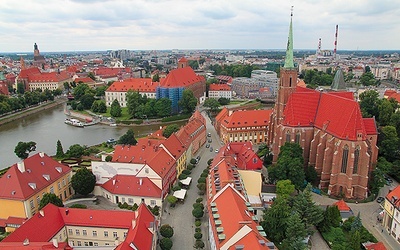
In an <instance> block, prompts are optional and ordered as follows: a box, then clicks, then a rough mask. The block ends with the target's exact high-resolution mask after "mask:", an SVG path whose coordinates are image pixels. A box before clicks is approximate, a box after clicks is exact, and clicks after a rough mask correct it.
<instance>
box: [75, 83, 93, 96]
mask: <svg viewBox="0 0 400 250" xmlns="http://www.w3.org/2000/svg"><path fill="white" fill-rule="evenodd" d="M89 90H90V87H89V85H87V84H84V83H83V84H79V85H78V86H76V87H75V88H74V91H73V95H74V97H75V100H80V99H81V97H82V96H83V95H84V94H86V92H87V91H89Z"/></svg>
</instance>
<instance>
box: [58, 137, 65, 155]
mask: <svg viewBox="0 0 400 250" xmlns="http://www.w3.org/2000/svg"><path fill="white" fill-rule="evenodd" d="M56 156H57V157H58V158H60V157H63V156H64V150H63V147H62V145H61V141H60V140H57V151H56Z"/></svg>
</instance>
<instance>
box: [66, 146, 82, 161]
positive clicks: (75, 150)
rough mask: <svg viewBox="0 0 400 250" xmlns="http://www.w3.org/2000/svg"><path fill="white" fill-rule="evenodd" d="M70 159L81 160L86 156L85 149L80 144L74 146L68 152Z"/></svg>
mask: <svg viewBox="0 0 400 250" xmlns="http://www.w3.org/2000/svg"><path fill="white" fill-rule="evenodd" d="M66 154H67V155H68V157H73V158H81V157H82V155H84V154H85V148H84V147H82V146H81V145H79V144H74V145H71V146H70V147H69V149H68V150H67V153H66Z"/></svg>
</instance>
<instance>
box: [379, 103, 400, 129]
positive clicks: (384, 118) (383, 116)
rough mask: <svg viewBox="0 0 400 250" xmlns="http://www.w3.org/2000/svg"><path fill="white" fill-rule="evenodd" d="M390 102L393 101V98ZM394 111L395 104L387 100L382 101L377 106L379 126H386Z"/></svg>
mask: <svg viewBox="0 0 400 250" xmlns="http://www.w3.org/2000/svg"><path fill="white" fill-rule="evenodd" d="M391 100H393V98H392V99H391ZM396 109H397V102H395V103H393V102H391V101H390V100H388V99H382V100H381V102H380V103H379V105H378V112H379V116H378V121H379V124H380V125H381V126H386V125H388V124H389V123H390V120H391V117H392V115H393V114H394V112H395V110H396Z"/></svg>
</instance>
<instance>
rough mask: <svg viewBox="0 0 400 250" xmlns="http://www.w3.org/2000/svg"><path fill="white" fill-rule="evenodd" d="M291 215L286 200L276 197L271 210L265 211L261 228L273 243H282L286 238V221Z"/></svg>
mask: <svg viewBox="0 0 400 250" xmlns="http://www.w3.org/2000/svg"><path fill="white" fill-rule="evenodd" d="M290 214H291V208H290V207H289V205H288V203H287V200H286V199H284V198H282V197H279V196H278V197H276V199H275V201H274V203H272V205H271V208H269V209H267V210H266V211H265V213H264V216H263V221H261V223H260V224H261V226H262V227H263V228H264V231H265V232H266V234H267V235H268V237H269V239H270V240H271V241H273V242H282V241H283V240H284V239H285V237H286V235H285V234H286V228H287V220H288V218H289V216H290Z"/></svg>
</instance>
